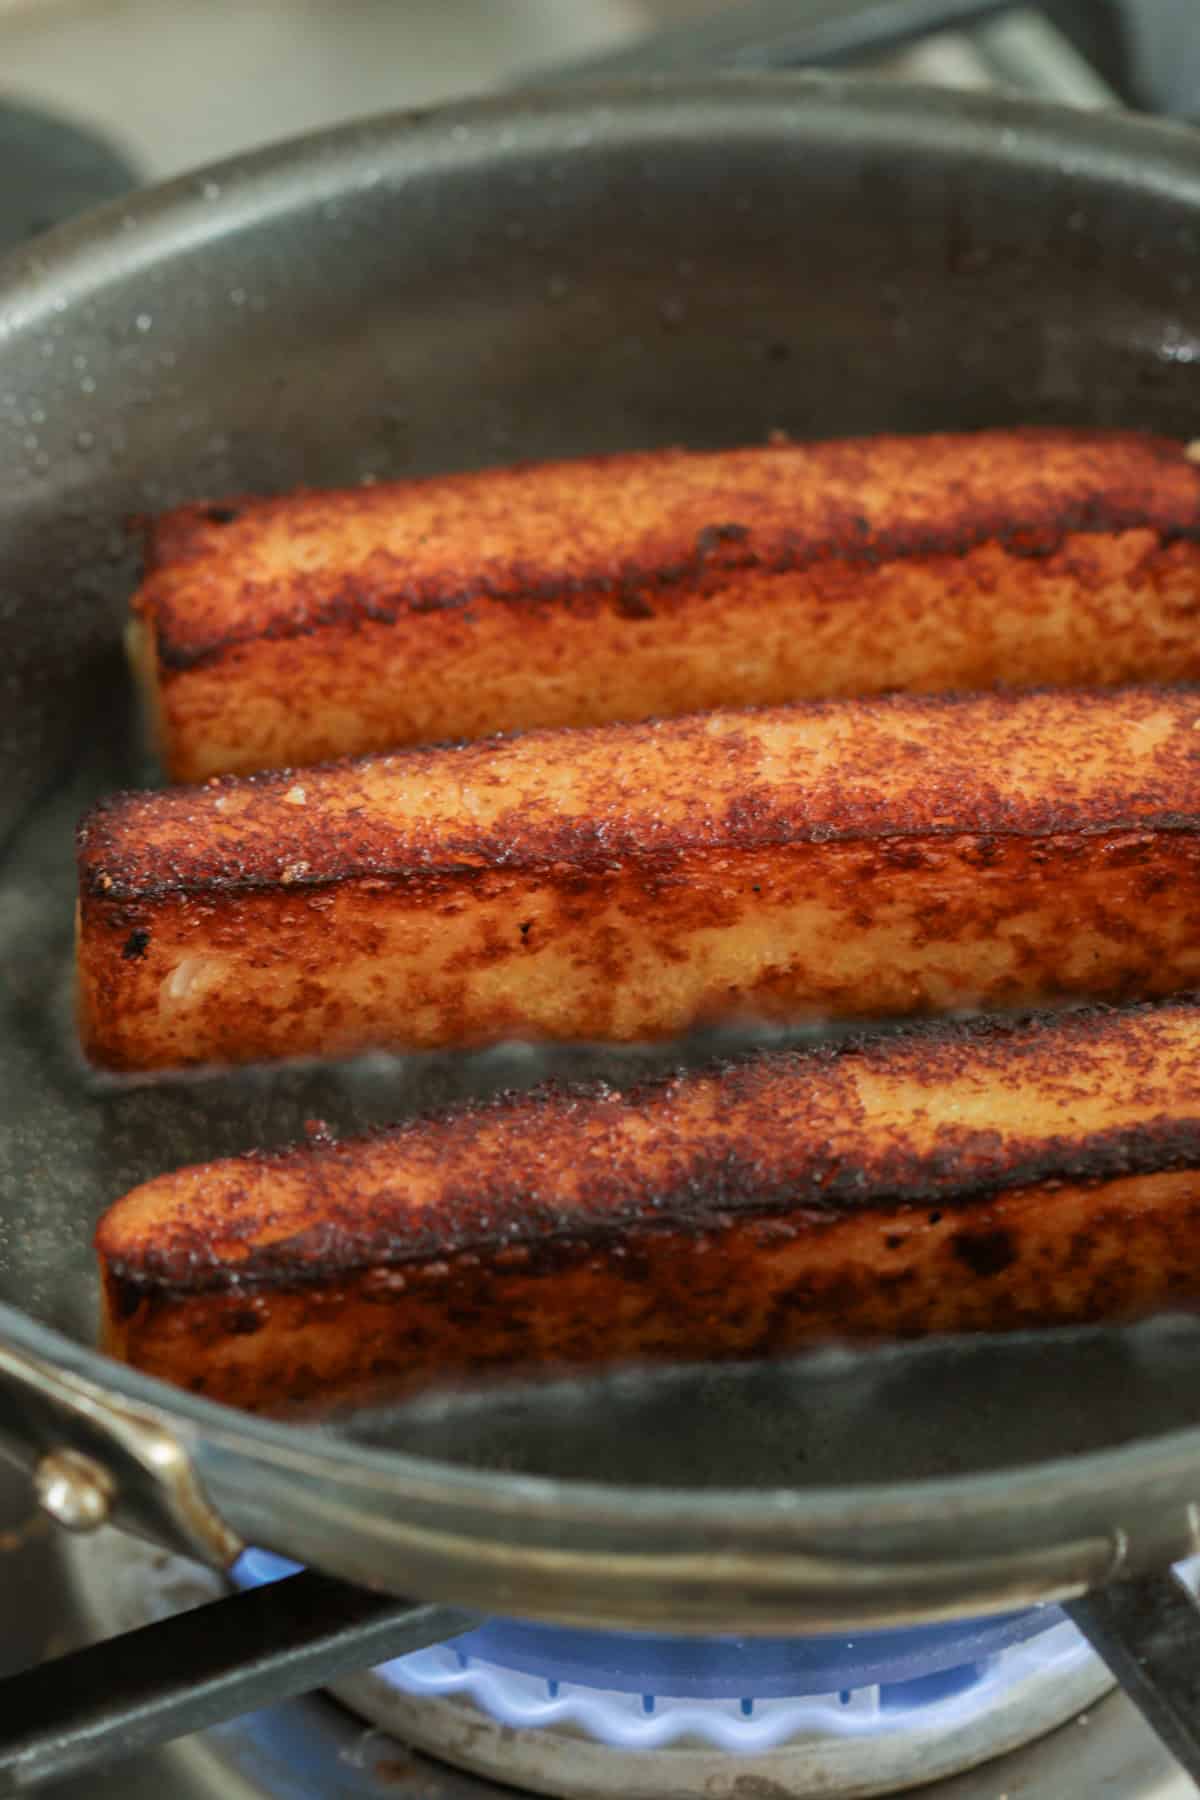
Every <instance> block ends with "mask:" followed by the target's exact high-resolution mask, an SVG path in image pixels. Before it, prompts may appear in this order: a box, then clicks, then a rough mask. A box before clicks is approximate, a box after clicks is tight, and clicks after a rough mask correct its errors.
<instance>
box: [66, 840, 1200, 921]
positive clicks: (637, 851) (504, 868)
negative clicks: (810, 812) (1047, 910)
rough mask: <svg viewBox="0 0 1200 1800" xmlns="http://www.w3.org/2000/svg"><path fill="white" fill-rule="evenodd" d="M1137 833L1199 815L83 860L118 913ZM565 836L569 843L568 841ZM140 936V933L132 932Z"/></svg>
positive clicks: (94, 895) (92, 884)
mask: <svg viewBox="0 0 1200 1800" xmlns="http://www.w3.org/2000/svg"><path fill="white" fill-rule="evenodd" d="M1131 832H1136V833H1140V834H1145V835H1148V836H1154V837H1190V838H1196V837H1200V813H1175V812H1164V813H1143V814H1131V815H1128V816H1122V815H1118V816H1117V817H1114V818H1103V819H1100V820H1095V819H1093V818H1088V819H1086V820H1085V819H1083V818H1081V817H1079V816H1078V815H1072V814H1070V813H1064V812H1057V813H1048V814H1047V816H1046V817H1045V818H1044V819H1037V818H1035V819H1032V820H1030V822H1029V823H1028V824H1027V825H1024V826H1018V825H1007V826H1001V825H996V824H992V823H988V822H987V821H981V822H979V823H975V824H969V825H963V824H953V825H944V826H941V825H937V826H922V827H920V828H913V827H907V828H906V827H904V826H902V825H897V826H893V827H887V828H879V829H877V830H870V829H867V828H865V827H860V828H857V829H853V830H838V829H837V828H836V827H834V826H827V825H817V826H812V827H808V828H805V827H799V828H789V827H787V826H785V825H783V824H780V825H779V826H778V827H777V828H776V829H773V830H760V831H757V832H755V831H750V830H746V829H744V828H743V829H741V830H739V832H738V834H737V835H734V834H732V833H731V834H730V835H729V836H714V837H712V838H696V839H694V840H692V841H689V842H686V843H673V844H663V845H661V846H657V845H649V846H648V845H647V844H646V843H645V841H644V840H640V839H638V838H637V837H636V836H632V835H631V836H630V837H629V838H628V839H627V840H623V839H621V838H619V837H616V836H613V835H609V836H606V837H605V839H604V841H603V844H596V845H595V846H593V845H590V844H584V845H583V846H577V845H573V844H570V843H568V842H559V843H556V845H555V846H554V848H553V849H552V850H550V851H547V852H545V853H542V854H534V855H526V856H521V855H514V854H513V852H512V850H511V848H510V847H509V846H508V845H507V844H506V843H504V842H503V840H500V839H496V840H495V841H494V842H493V841H489V840H488V839H487V838H486V837H485V836H483V834H481V835H480V837H479V839H478V840H477V847H476V849H475V852H474V854H475V855H476V856H479V857H481V858H486V859H487V860H486V861H484V862H454V861H452V860H446V861H441V860H438V861H434V860H430V861H428V862H419V861H410V862H406V863H402V864H397V863H393V862H390V861H388V862H363V861H351V860H349V859H347V861H346V862H345V863H344V864H343V865H340V866H339V867H338V868H336V869H332V870H330V871H328V872H319V871H318V872H316V873H306V874H303V875H298V876H296V877H295V879H292V880H289V881H286V882H285V881H283V880H281V879H280V878H279V877H278V876H275V875H253V874H238V875H232V874H230V875H226V874H223V873H214V874H207V875H198V876H189V877H187V878H186V879H184V880H177V881H171V880H150V881H141V882H136V883H135V882H132V881H129V880H126V879H124V878H123V877H122V875H121V874H120V872H119V869H118V871H117V872H116V873H113V868H112V864H107V865H106V866H105V867H103V868H101V867H99V866H98V864H97V862H96V861H94V860H93V859H92V858H91V857H88V858H86V860H85V859H81V868H80V891H81V893H82V894H83V895H84V897H85V898H86V899H87V900H89V901H93V902H98V903H101V904H105V903H112V904H114V905H116V906H118V907H120V908H129V907H136V906H138V905H146V906H153V905H159V904H161V903H163V902H164V901H168V900H172V899H175V898H178V897H180V896H189V895H203V896H205V897H206V898H213V897H215V898H219V899H223V898H228V899H234V898H236V897H238V896H240V895H245V896H251V895H253V896H255V897H262V896H265V895H279V896H281V897H291V898H295V897H296V896H297V895H298V894H300V893H304V892H306V891H307V892H320V891H322V890H324V889H328V888H347V887H350V886H352V885H354V884H355V883H361V882H370V883H371V884H372V885H373V886H379V885H380V884H383V885H386V886H389V887H391V888H394V889H396V890H403V889H407V890H409V891H414V890H417V889H422V890H427V891H430V892H436V891H439V890H441V889H442V888H444V887H446V886H450V885H454V886H461V885H463V884H466V883H471V884H474V883H478V882H483V881H486V880H488V879H489V878H493V877H496V876H502V877H506V878H507V877H509V876H524V877H534V878H547V879H551V880H553V881H554V883H555V885H559V884H561V882H562V880H563V878H564V875H563V869H564V864H566V865H568V867H569V870H570V874H571V875H576V876H583V877H586V878H588V879H594V880H596V881H600V880H601V879H604V878H605V877H611V875H612V865H613V861H614V858H618V857H619V858H620V859H621V860H622V862H623V863H624V864H625V865H626V867H625V869H624V871H623V872H624V873H625V874H628V873H629V872H630V871H636V872H639V873H641V874H643V875H644V876H645V877H647V878H649V879H653V878H654V876H656V875H659V876H668V875H670V873H671V872H672V871H674V870H677V869H678V868H679V866H680V864H681V863H682V862H683V861H684V860H685V859H686V858H688V857H692V856H698V855H701V854H703V855H705V856H708V855H711V854H714V853H717V854H720V853H728V852H730V851H740V852H743V853H745V854H746V855H757V854H758V853H760V852H762V851H771V850H788V849H794V848H797V847H804V848H806V849H811V848H814V847H816V848H819V847H821V846H823V845H852V844H877V845H881V846H882V845H888V844H897V845H912V846H913V847H914V848H917V847H919V846H920V845H922V844H948V843H960V844H962V845H964V846H968V845H973V846H977V847H979V848H980V849H982V850H986V849H987V848H988V847H989V846H991V845H992V844H994V843H996V842H1000V841H1003V842H1015V843H1048V842H1052V841H1055V840H1060V839H1066V840H1070V841H1071V842H1073V843H1078V844H1083V843H1089V842H1091V841H1092V840H1095V839H1099V838H1105V837H1109V836H1111V835H1113V834H1114V833H1116V834H1122V835H1123V834H1126V833H1131ZM563 835H564V838H566V837H567V835H568V834H566V833H564V834H563ZM502 849H503V854H501V850H502ZM568 879H569V877H568ZM118 928H119V929H122V930H123V929H125V925H124V923H123V922H118ZM133 928H135V927H130V929H133Z"/></svg>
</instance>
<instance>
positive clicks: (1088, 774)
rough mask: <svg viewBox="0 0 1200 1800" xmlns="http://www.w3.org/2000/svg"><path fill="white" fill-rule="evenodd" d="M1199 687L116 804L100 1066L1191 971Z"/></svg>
mask: <svg viewBox="0 0 1200 1800" xmlns="http://www.w3.org/2000/svg"><path fill="white" fill-rule="evenodd" d="M1198 725H1200V696H1198V695H1196V694H1193V693H1190V692H1178V691H1168V690H1161V689H1160V690H1155V689H1127V690H1116V691H1112V692H1103V693H1075V692H1071V693H1061V694H1023V695H985V696H975V697H966V698H960V699H945V698H942V699H929V698H924V699H917V698H891V699H886V698H885V699H881V700H877V701H859V702H855V701H842V702H828V703H826V704H814V705H810V706H798V707H781V708H778V709H775V710H764V711H761V712H757V713H754V712H751V713H717V714H711V715H706V716H699V717H689V718H685V719H676V720H670V721H667V722H666V723H660V724H649V725H611V726H606V727H597V728H594V729H592V730H590V731H583V732H541V733H538V732H534V733H530V734H528V735H527V736H524V737H518V738H513V739H509V740H507V741H501V742H493V743H483V744H474V745H468V746H464V747H461V748H457V749H443V750H431V751H410V752H407V753H403V754H398V755H396V756H392V757H378V758H367V759H364V760H363V761H361V762H358V763H350V764H343V765H335V766H332V767H329V768H325V769H318V770H301V771H298V772H294V773H291V774H287V773H285V774H281V775H271V776H259V777H254V778H250V779H242V780H238V779H233V778H230V779H227V780H225V781H223V782H218V783H213V784H212V785H210V786H208V787H204V788H197V789H190V790H189V789H182V790H176V791H174V792H166V793H152V794H134V795H126V796H124V797H118V798H116V799H115V800H111V801H108V802H105V803H103V804H102V805H101V806H99V807H97V808H96V809H95V810H94V811H93V812H92V813H91V814H90V815H89V817H88V818H87V819H86V820H85V821H84V823H83V826H82V828H81V832H80V840H79V872H80V894H81V904H80V917H79V948H78V959H79V961H78V967H79V997H80V1023H81V1030H82V1037H83V1043H84V1047H85V1049H86V1052H87V1054H88V1055H89V1056H90V1057H92V1058H93V1059H94V1060H95V1061H96V1062H97V1063H100V1064H102V1065H103V1066H105V1067H108V1068H111V1069H125V1070H138V1069H154V1068H159V1067H165V1066H170V1065H184V1064H196V1063H208V1062H222V1061H246V1060H250V1059H257V1058H265V1057H278V1056H287V1055H294V1056H302V1055H340V1054H344V1053H349V1052H352V1051H356V1050H361V1049H363V1048H366V1047H368V1046H371V1045H391V1046H459V1045H469V1044H474V1043H480V1042H485V1041H487V1040H491V1039H497V1038H502V1037H506V1036H530V1037H534V1038H545V1039H604V1040H614V1041H621V1040H632V1039H644V1038H656V1037H664V1036H668V1035H670V1034H672V1033H675V1032H678V1031H681V1030H684V1029H686V1028H688V1027H690V1026H693V1025H696V1024H698V1023H701V1022H706V1021H712V1020H714V1019H717V1018H721V1017H725V1016H728V1015H738V1014H743V1015H747V1014H754V1015H759V1016H765V1017H768V1018H789V1019H792V1018H797V1017H805V1016H812V1017H820V1016H826V1015H847V1016H867V1017H870V1016H875V1015H880V1014H885V1013H905V1012H922V1011H927V1010H933V1009H945V1008H955V1007H965V1006H974V1005H980V1004H986V1005H989V1006H995V1005H1001V1004H1009V1003H1016V1004H1022V1003H1028V1002H1031V1001H1035V1000H1036V999H1037V998H1038V997H1040V996H1045V995H1049V994H1057V993H1064V994H1089V995H1092V996H1095V997H1098V998H1106V997H1115V996H1118V995H1126V996H1131V995H1135V994H1136V995H1147V996H1149V995H1154V994H1162V993H1167V992H1172V991H1178V990H1179V989H1181V988H1183V987H1186V986H1190V985H1192V984H1194V983H1196V982H1197V981H1200V733H1198V731H1197V729H1196V728H1197V726H1198Z"/></svg>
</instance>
